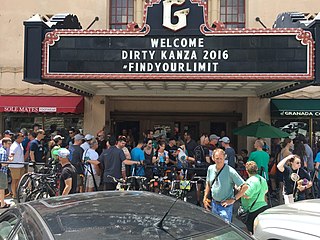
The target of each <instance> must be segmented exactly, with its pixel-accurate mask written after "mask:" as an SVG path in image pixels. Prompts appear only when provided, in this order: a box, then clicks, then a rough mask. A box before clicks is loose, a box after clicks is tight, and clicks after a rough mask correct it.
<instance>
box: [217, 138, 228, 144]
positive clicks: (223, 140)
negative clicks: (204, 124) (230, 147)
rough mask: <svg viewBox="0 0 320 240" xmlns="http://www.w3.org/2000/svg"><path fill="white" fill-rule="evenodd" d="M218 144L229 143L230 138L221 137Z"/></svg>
mask: <svg viewBox="0 0 320 240" xmlns="http://www.w3.org/2000/svg"><path fill="white" fill-rule="evenodd" d="M219 142H224V143H230V138H228V137H223V138H221V139H220V140H219Z"/></svg>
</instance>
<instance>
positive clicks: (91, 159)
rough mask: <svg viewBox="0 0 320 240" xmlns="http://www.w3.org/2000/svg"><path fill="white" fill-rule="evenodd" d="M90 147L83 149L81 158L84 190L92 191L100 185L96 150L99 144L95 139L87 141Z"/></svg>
mask: <svg viewBox="0 0 320 240" xmlns="http://www.w3.org/2000/svg"><path fill="white" fill-rule="evenodd" d="M89 146H90V148H89V149H87V150H85V151H84V153H83V155H82V160H83V161H84V163H85V172H84V174H85V180H84V182H85V183H84V184H85V191H86V192H93V191H94V189H95V190H96V191H97V190H98V187H99V185H100V175H101V170H100V162H99V161H98V159H99V155H98V153H97V152H96V150H97V148H98V146H99V144H98V141H97V140H96V139H93V140H91V141H90V142H89Z"/></svg>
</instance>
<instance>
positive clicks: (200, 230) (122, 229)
mask: <svg viewBox="0 0 320 240" xmlns="http://www.w3.org/2000/svg"><path fill="white" fill-rule="evenodd" d="M178 238H179V239H228V240H229V239H236V240H238V239H252V238H251V237H250V236H248V235H247V234H246V233H244V232H242V231H241V230H240V229H238V228H237V227H236V226H234V225H232V224H228V223H226V222H224V221H223V220H222V219H220V218H219V217H217V216H215V215H213V214H212V213H210V212H208V211H206V210H204V209H203V208H200V207H197V206H195V205H193V204H190V203H186V202H183V201H181V200H175V199H174V198H171V197H168V196H164V195H160V194H155V193H150V192H135V191H126V192H121V191H115V192H95V193H83V194H74V195H69V196H60V197H54V198H49V199H42V200H37V201H32V202H28V203H22V204H18V205H16V206H15V207H12V208H9V209H7V210H6V211H5V212H3V213H2V214H1V215H0V239H9V240H11V239H14V240H24V239H36V240H38V239H39V240H40V239H41V240H43V239H46V240H47V239H48V240H49V239H77V240H80V239H86V240H88V239H94V240H96V239H178Z"/></svg>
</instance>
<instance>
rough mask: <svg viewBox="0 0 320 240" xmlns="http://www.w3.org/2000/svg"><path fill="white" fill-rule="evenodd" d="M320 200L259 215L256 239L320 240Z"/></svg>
mask: <svg viewBox="0 0 320 240" xmlns="http://www.w3.org/2000/svg"><path fill="white" fill-rule="evenodd" d="M319 222H320V199H312V200H304V201H299V202H295V203H292V204H286V205H280V206H277V207H273V208H270V209H267V210H266V211H264V212H263V213H261V214H259V215H258V217H257V218H256V219H255V223H254V237H255V238H257V239H259V240H266V239H281V240H289V239H290V240H301V239H308V240H315V239H317V240H319V239H320V230H319Z"/></svg>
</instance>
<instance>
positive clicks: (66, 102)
mask: <svg viewBox="0 0 320 240" xmlns="http://www.w3.org/2000/svg"><path fill="white" fill-rule="evenodd" d="M83 109H84V100H83V97H78V96H75V97H47V96H37V97H36V96H0V112H14V113H83Z"/></svg>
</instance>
